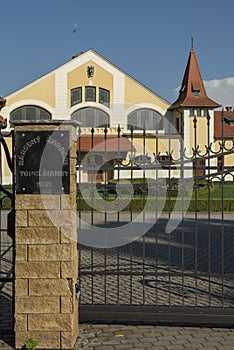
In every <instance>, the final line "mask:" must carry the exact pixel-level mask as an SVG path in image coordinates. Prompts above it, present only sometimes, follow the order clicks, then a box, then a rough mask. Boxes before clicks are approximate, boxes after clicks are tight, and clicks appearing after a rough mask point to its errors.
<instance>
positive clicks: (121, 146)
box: [76, 135, 136, 152]
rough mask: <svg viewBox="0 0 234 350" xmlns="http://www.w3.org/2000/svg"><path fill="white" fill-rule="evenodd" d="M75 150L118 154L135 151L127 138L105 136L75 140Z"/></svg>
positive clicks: (83, 137)
mask: <svg viewBox="0 0 234 350" xmlns="http://www.w3.org/2000/svg"><path fill="white" fill-rule="evenodd" d="M76 144H77V150H80V151H86V152H88V151H90V150H91V149H93V150H94V151H95V152H104V151H107V152H118V151H121V152H123V151H125V152H128V151H132V152H135V151H136V149H135V147H134V146H133V145H132V143H131V142H130V141H129V140H128V138H127V137H119V138H118V137H117V136H115V135H113V136H107V137H106V138H105V137H104V136H93V137H92V136H91V135H89V136H86V135H85V136H80V137H79V138H78V140H77V143H76Z"/></svg>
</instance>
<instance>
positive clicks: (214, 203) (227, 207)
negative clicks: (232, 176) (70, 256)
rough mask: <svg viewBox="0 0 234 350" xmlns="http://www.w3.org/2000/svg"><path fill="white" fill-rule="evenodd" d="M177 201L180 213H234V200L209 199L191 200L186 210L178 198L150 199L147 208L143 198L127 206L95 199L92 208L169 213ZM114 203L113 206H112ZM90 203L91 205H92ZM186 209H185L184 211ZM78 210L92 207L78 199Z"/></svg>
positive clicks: (121, 200) (123, 203)
mask: <svg viewBox="0 0 234 350" xmlns="http://www.w3.org/2000/svg"><path fill="white" fill-rule="evenodd" d="M176 201H177V208H176V210H178V211H182V210H185V211H188V212H194V211H197V212H208V211H210V212H222V211H223V210H224V211H226V212H234V198H229V199H224V201H223V202H222V200H221V199H211V200H210V201H208V199H198V200H197V201H195V200H194V199H191V200H190V202H189V206H188V208H185V203H183V201H182V200H181V199H177V200H176V198H170V199H167V200H166V201H165V202H164V201H163V200H162V201H160V199H159V200H157V201H156V200H155V199H149V200H148V201H147V207H145V203H146V200H144V199H142V198H133V199H132V201H131V202H130V203H128V204H127V205H125V203H126V200H124V199H120V200H116V201H114V202H112V201H110V200H109V201H104V200H102V199H100V198H96V199H94V200H93V201H92V202H91V203H92V207H93V208H95V209H94V210H101V211H102V210H108V209H109V210H110V211H112V210H116V211H118V210H120V211H122V210H124V211H130V210H132V211H133V212H140V211H142V210H143V208H144V207H145V209H146V210H149V211H151V210H152V211H154V210H157V209H158V210H159V211H160V210H161V209H162V207H163V212H169V211H172V210H173V209H174V206H175V203H176ZM111 202H112V204H111ZM91 203H90V204H91ZM110 206H111V208H110ZM183 207H184V209H183ZM119 208H121V209H119ZM77 209H78V210H83V211H90V210H91V206H89V204H88V203H87V202H86V201H85V200H84V199H83V198H79V199H77Z"/></svg>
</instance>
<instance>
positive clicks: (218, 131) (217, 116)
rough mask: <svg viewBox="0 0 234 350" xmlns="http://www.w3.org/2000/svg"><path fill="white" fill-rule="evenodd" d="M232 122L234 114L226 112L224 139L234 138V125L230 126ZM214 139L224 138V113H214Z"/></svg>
mask: <svg viewBox="0 0 234 350" xmlns="http://www.w3.org/2000/svg"><path fill="white" fill-rule="evenodd" d="M230 122H234V112H233V111H224V122H223V137H224V138H234V125H230ZM214 138H215V139H220V138H222V111H215V112H214Z"/></svg>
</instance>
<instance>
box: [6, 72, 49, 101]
mask: <svg viewBox="0 0 234 350" xmlns="http://www.w3.org/2000/svg"><path fill="white" fill-rule="evenodd" d="M29 99H32V100H40V101H42V102H44V103H46V104H48V105H50V106H51V107H55V74H54V73H51V74H50V75H48V76H47V77H45V78H44V79H41V80H39V81H37V82H35V83H33V84H31V85H29V86H28V87H25V88H23V89H22V90H19V92H16V93H14V94H12V96H9V97H8V98H7V102H6V106H10V105H11V104H13V103H15V102H18V101H21V100H29Z"/></svg>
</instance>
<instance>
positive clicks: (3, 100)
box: [0, 96, 6, 111]
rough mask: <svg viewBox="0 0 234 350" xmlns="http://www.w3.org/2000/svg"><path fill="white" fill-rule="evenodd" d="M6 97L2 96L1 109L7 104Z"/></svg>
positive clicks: (0, 100)
mask: <svg viewBox="0 0 234 350" xmlns="http://www.w3.org/2000/svg"><path fill="white" fill-rule="evenodd" d="M5 104H6V99H5V98H3V97H1V96H0V111H1V109H2V108H3V107H4V106H5Z"/></svg>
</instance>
